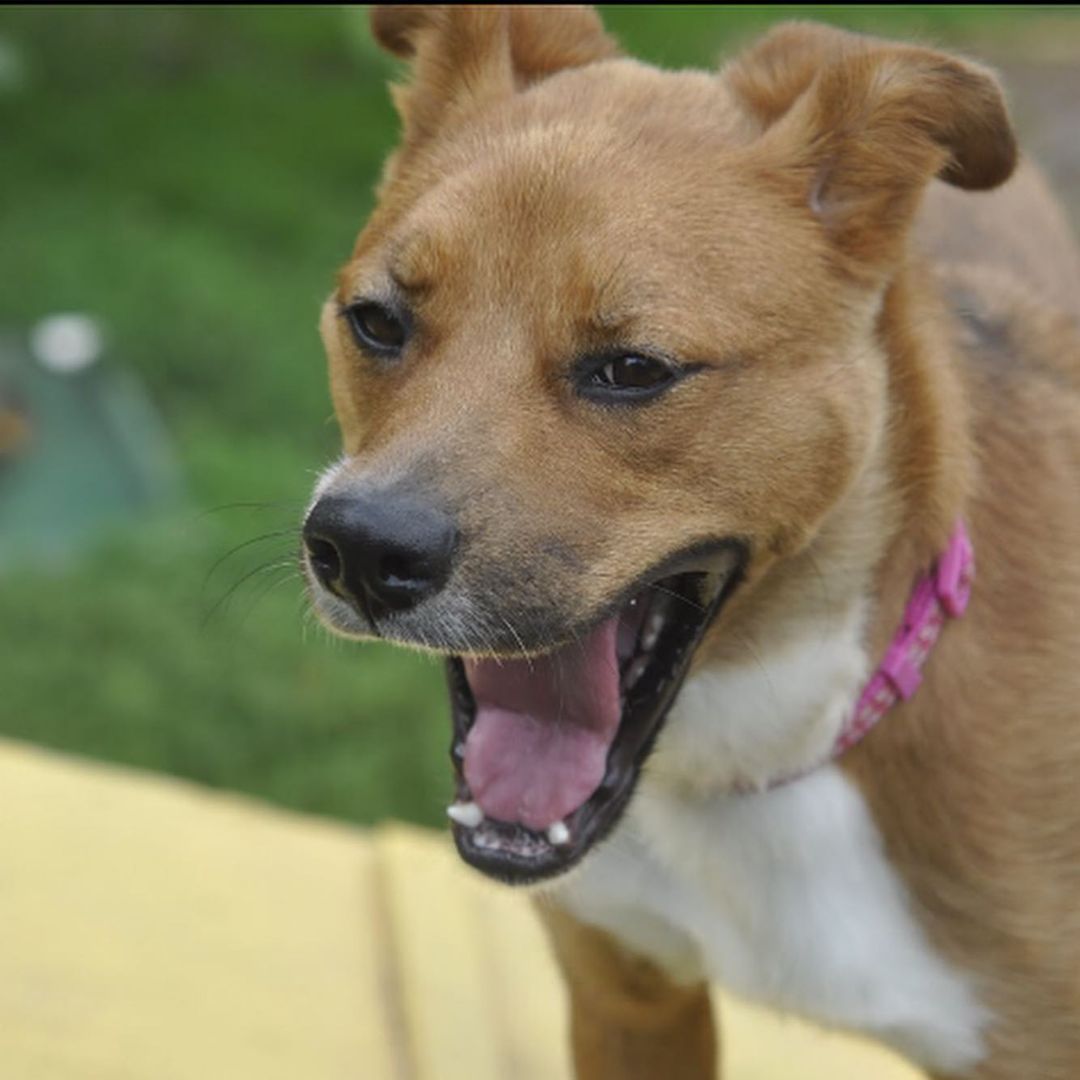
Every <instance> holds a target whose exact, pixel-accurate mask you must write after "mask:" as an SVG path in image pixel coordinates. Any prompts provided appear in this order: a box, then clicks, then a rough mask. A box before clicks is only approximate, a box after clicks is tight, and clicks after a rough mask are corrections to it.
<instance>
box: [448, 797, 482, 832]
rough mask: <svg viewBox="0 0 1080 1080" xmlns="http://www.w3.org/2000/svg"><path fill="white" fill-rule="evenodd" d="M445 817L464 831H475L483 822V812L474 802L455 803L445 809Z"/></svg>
mask: <svg viewBox="0 0 1080 1080" xmlns="http://www.w3.org/2000/svg"><path fill="white" fill-rule="evenodd" d="M446 816H447V817H448V818H450V820H451V821H456V822H457V823H458V824H459V825H464V826H465V828H466V829H475V828H476V826H477V825H479V824H480V822H481V821H483V820H484V811H483V810H481V809H480V807H479V806H478V805H477V804H476V803H474V802H456V803H454V805H453V806H448V807H447V808H446Z"/></svg>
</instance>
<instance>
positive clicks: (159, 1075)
mask: <svg viewBox="0 0 1080 1080" xmlns="http://www.w3.org/2000/svg"><path fill="white" fill-rule="evenodd" d="M0 808H2V817H0V821H2V826H0V829H2V831H0V972H2V978H0V1076H2V1077H5V1078H7V1077H10V1078H12V1080H278V1078H280V1080H346V1078H349V1080H459V1078H460V1080H568V1077H569V1072H568V1068H567V1063H566V1050H565V1042H566V1039H565V1017H564V1012H563V1010H564V1001H563V996H562V990H561V988H560V986H559V982H558V979H557V977H556V975H555V972H554V970H553V968H552V965H551V961H550V959H549V957H548V954H547V949H546V943H545V941H544V939H543V937H542V935H541V933H540V931H539V928H538V926H537V925H536V923H535V922H534V920H533V917H532V914H531V912H530V910H529V907H528V905H527V904H526V903H525V902H524V900H523V898H522V897H521V896H520V894H517V893H515V892H513V891H510V890H504V889H500V888H498V887H496V886H494V885H490V884H488V883H486V882H485V881H483V880H481V879H479V878H478V877H477V876H476V875H474V874H471V873H469V872H468V871H467V870H466V869H465V868H464V867H462V866H461V865H460V864H459V862H458V860H457V858H456V856H455V854H454V853H453V851H452V850H451V848H450V846H449V843H448V840H447V839H446V837H444V836H442V835H439V834H434V833H428V832H424V831H421V830H417V829H411V828H405V827H400V826H387V827H383V828H379V829H375V830H370V831H367V830H361V829H352V828H348V827H345V826H339V825H334V824H333V823H329V822H326V821H323V820H317V819H312V818H306V817H302V816H299V815H294V814H286V813H282V812H279V811H275V810H272V809H268V808H267V807H265V806H262V805H258V804H255V803H252V802H248V801H244V800H241V799H238V798H231V797H227V796H220V795H216V794H213V793H208V792H207V791H205V790H203V789H200V788H196V787H194V786H190V785H186V784H182V783H178V782H175V781H170V780H163V779H161V778H158V777H148V776H144V775H141V774H137V773H130V772H125V771H121V770H117V769H112V768H108V767H104V766H100V765H91V764H87V763H84V762H77V761H73V760H72V759H69V758H62V757H59V756H54V755H51V754H47V753H45V752H42V751H39V750H35V749H32V748H28V747H25V746H21V745H18V744H14V743H4V742H0ZM718 1007H719V1009H720V1011H721V1013H722V1014H723V1019H722V1023H723V1025H724V1029H725V1049H724V1053H725V1062H726V1070H727V1071H726V1072H725V1078H726V1080H815V1078H819V1077H820V1078H822V1080H824V1078H826V1077H827V1078H828V1080H868V1078H873V1080H916V1078H917V1074H916V1073H914V1072H912V1071H911V1070H910V1069H909V1068H908V1067H906V1066H905V1065H903V1064H901V1063H900V1062H898V1061H897V1060H896V1059H895V1058H893V1057H891V1056H889V1055H885V1054H883V1053H881V1052H880V1051H878V1050H875V1049H872V1048H870V1047H867V1046H865V1045H863V1044H861V1043H857V1042H855V1041H852V1040H849V1039H845V1038H841V1037H839V1036H835V1035H825V1034H822V1033H819V1032H817V1031H814V1030H812V1029H810V1028H808V1027H806V1026H803V1025H802V1024H798V1023H796V1022H793V1021H788V1020H781V1019H778V1018H775V1017H772V1016H769V1015H767V1014H765V1013H762V1012H759V1011H757V1010H753V1009H750V1008H748V1007H746V1006H745V1005H741V1004H739V1003H736V1002H733V1001H731V1000H730V999H724V1000H722V1001H721V1003H720V1004H719V1006H718ZM658 1080H659V1078H658Z"/></svg>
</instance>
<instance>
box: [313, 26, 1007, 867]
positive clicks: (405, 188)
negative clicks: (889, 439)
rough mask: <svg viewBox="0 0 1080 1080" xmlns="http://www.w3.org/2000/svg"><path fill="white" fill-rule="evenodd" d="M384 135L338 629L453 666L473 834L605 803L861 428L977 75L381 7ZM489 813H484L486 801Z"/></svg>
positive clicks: (972, 184)
mask: <svg viewBox="0 0 1080 1080" xmlns="http://www.w3.org/2000/svg"><path fill="white" fill-rule="evenodd" d="M373 27H374V31H375V34H376V37H377V38H378V39H379V41H380V42H381V43H382V44H383V45H384V46H385V47H386V48H388V49H389V50H391V51H392V52H393V53H395V54H397V55H398V56H402V57H408V58H409V59H411V61H412V81H411V83H410V84H409V85H408V86H407V87H405V88H398V89H397V92H396V95H395V97H396V101H397V104H398V107H399V110H400V112H401V116H402V120H403V124H404V140H403V143H402V146H401V147H400V149H399V150H398V151H397V152H396V153H395V154H394V156H393V157H392V159H391V160H390V162H389V163H388V165H387V168H386V173H385V176H384V179H383V183H382V186H381V189H380V201H379V206H378V208H377V210H376V212H375V214H374V215H373V217H372V218H371V220H370V222H369V223H368V225H367V227H366V228H365V229H364V231H363V232H362V233H361V235H360V238H359V240H358V241H357V244H356V247H355V250H354V252H353V256H352V258H351V259H350V260H349V261H348V263H347V264H346V265H345V267H344V268H343V269H342V270H341V272H340V274H339V276H338V286H337V289H336V291H335V292H334V294H333V295H332V296H331V298H330V299H329V300H328V302H327V304H326V306H325V308H324V311H323V317H322V334H323V338H324V341H325V345H326V349H327V352H328V354H329V361H330V381H331V387H332V393H333V398H334V404H335V409H336V412H337V416H338V419H339V422H340V424H341V429H342V433H343V436H344V451H345V453H344V456H343V458H342V460H341V462H340V463H339V464H338V465H336V466H335V467H334V468H333V469H331V470H330V471H329V472H328V473H327V474H325V475H324V477H323V479H322V480H321V481H320V483H319V485H318V487H317V489H316V497H315V500H314V502H313V504H312V508H311V510H310V512H309V514H308V517H307V520H306V522H305V526H304V536H305V545H306V562H307V567H308V570H309V577H310V580H311V589H312V592H313V595H314V598H315V603H316V606H317V608H318V610H319V611H320V613H321V614H322V616H323V617H324V619H325V620H326V621H327V622H328V623H329V624H330V625H331V626H332V627H333V628H334V629H335V630H337V631H339V632H341V633H343V634H347V635H354V636H359V637H367V636H378V637H381V638H385V639H387V640H390V641H396V642H401V643H403V644H408V645H414V646H421V647H425V648H428V649H433V650H437V651H439V652H441V653H445V654H446V655H447V656H448V657H449V661H448V662H449V668H450V686H451V695H452V699H453V702H454V713H455V745H454V761H455V767H456V771H457V782H458V795H459V802H460V805H459V806H458V807H457V811H456V815H455V816H456V817H457V818H458V819H459V820H458V823H457V824H456V826H455V834H456V837H457V840H458V845H459V848H460V850H461V851H462V853H463V854H464V855H465V857H466V858H468V859H469V860H470V861H471V862H473V863H474V864H476V865H478V866H480V867H481V868H483V869H486V870H487V871H489V872H491V873H494V874H497V875H499V876H503V877H506V878H509V879H514V880H532V879H536V878H539V877H543V876H546V875H548V874H551V873H555V872H557V871H559V870H562V869H564V868H566V867H567V866H569V865H571V864H573V863H574V862H575V861H576V860H577V859H578V858H580V857H581V855H582V854H583V853H584V852H585V851H586V850H587V849H588V848H589V846H590V845H591V844H592V843H593V842H594V841H595V840H596V839H597V838H598V837H600V836H601V835H602V834H603V833H604V832H605V831H606V830H607V829H609V828H610V827H611V825H612V823H613V822H614V821H615V820H616V819H617V817H618V815H619V813H620V811H621V810H622V808H623V807H624V806H625V804H626V802H627V800H628V799H629V798H630V795H631V792H632V789H633V785H634V782H635V779H636V777H637V773H638V769H639V768H640V766H641V763H642V761H643V760H644V757H645V756H646V754H647V753H648V751H649V749H650V747H651V746H652V744H653V741H654V740H655V738H656V735H657V732H658V730H659V729H660V726H661V724H662V722H663V718H664V715H665V713H666V712H667V710H668V708H669V706H670V704H671V702H672V700H673V698H674V696H675V695H676V694H677V692H678V689H679V686H680V684H681V682H682V679H683V677H684V675H685V673H686V671H687V669H688V666H689V665H690V664H691V662H692V660H693V657H694V653H695V650H696V648H697V646H698V644H699V643H700V641H701V639H702V637H703V635H704V634H705V633H706V631H709V632H713V633H720V632H722V624H723V617H722V616H721V614H720V613H721V609H723V607H724V605H725V602H726V600H727V599H728V597H730V596H731V595H732V594H733V593H736V592H742V591H746V590H751V589H753V588H754V587H755V583H756V582H758V581H760V580H761V579H762V578H764V577H767V576H768V574H769V573H770V572H771V568H772V567H774V566H775V565H776V564H777V563H778V562H782V561H783V560H785V559H787V558H790V557H791V556H793V555H794V554H796V553H797V552H799V551H800V550H802V549H803V548H804V547H805V546H806V545H807V544H808V543H810V542H811V540H812V538H813V537H814V535H815V533H816V531H817V530H818V529H819V528H820V527H821V524H822V522H823V521H824V520H825V519H826V518H827V516H828V515H829V512H830V510H831V509H832V508H833V507H834V506H836V505H837V504H838V502H839V501H840V500H841V499H843V497H844V495H845V493H846V492H847V491H848V490H849V489H850V488H851V487H852V485H853V484H854V483H855V482H856V479H857V478H858V476H859V474H860V471H861V470H862V469H863V468H864V467H865V464H866V462H867V460H868V458H869V457H870V455H871V454H872V453H873V452H874V449H875V447H876V446H878V444H879V443H880V442H881V440H882V437H883V429H884V426H885V419H884V402H885V398H886V386H887V381H888V372H887V367H886V364H885V361H884V359H883V355H882V350H881V348H880V345H879V342H878V340H877V332H876V320H877V316H878V312H879V309H880V305H881V300H882V295H883V292H884V290H885V288H886V286H887V284H888V282H889V280H890V278H891V276H892V275H893V274H894V273H895V270H896V267H897V266H898V265H899V263H900V262H901V261H902V260H903V258H904V250H905V232H906V230H907V227H908V224H909V223H910V221H911V219H912V216H913V214H914V212H915V209H916V206H917V203H918V200H919V198H920V195H921V193H922V191H923V189H924V187H925V186H926V184H927V183H928V182H929V181H930V179H931V178H932V177H934V176H939V177H941V178H943V179H945V180H947V181H948V182H950V183H953V184H957V185H959V186H962V187H967V188H986V187H991V186H993V185H995V184H997V183H999V182H1000V181H1002V180H1003V179H1005V178H1006V177H1007V176H1008V174H1009V172H1010V170H1011V168H1012V165H1013V160H1014V155H1015V149H1014V144H1013V141H1012V137H1011V134H1010V130H1009V124H1008V120H1007V118H1006V114H1005V111H1004V107H1003V104H1002V101H1001V97H1000V94H999V92H998V90H997V87H996V85H995V83H994V81H993V79H992V78H991V77H990V76H989V75H987V74H986V73H985V72H984V71H982V70H981V69H979V68H977V67H975V66H972V65H970V64H968V63H966V62H961V61H959V60H955V59H952V58H949V57H946V56H944V55H941V54H938V53H935V52H931V51H929V50H926V49H921V48H913V47H906V46H900V45H892V44H888V43H884V42H879V41H876V40H873V39H868V38H861V37H856V36H853V35H849V34H845V33H842V32H840V31H836V30H832V29H828V28H825V27H819V26H811V25H786V26H782V27H780V28H779V29H777V30H775V31H773V32H772V33H771V34H770V35H769V36H768V37H766V38H765V39H764V40H763V41H762V42H761V43H760V44H758V45H757V46H756V47H755V48H753V49H751V50H750V51H749V52H748V53H746V54H745V55H744V56H742V57H740V58H739V59H738V60H736V61H735V62H734V63H733V64H731V65H730V66H729V67H727V68H726V69H724V70H723V71H721V72H720V73H719V74H718V75H716V74H710V73H705V72H681V73H665V72H661V71H658V70H655V69H653V68H651V67H647V66H645V65H643V64H640V63H638V62H636V61H633V60H630V59H624V58H621V57H620V56H619V55H618V51H617V49H616V47H615V45H614V44H613V42H612V41H611V40H610V39H609V38H608V37H607V36H606V35H605V33H604V32H603V29H602V27H601V26H600V23H599V20H598V18H597V16H596V15H595V13H594V12H593V11H592V10H591V9H587V8H498V7H449V6H448V7H397V6H395V7H385V8H379V7H377V8H375V9H374V10H373ZM481 816H483V819H484V820H483V823H482V824H480V825H477V823H478V821H480V819H481Z"/></svg>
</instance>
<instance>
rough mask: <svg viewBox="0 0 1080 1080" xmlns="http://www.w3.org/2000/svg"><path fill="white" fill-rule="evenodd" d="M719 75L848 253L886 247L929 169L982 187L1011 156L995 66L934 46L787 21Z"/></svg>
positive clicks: (1000, 175)
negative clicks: (942, 50) (955, 55)
mask: <svg viewBox="0 0 1080 1080" xmlns="http://www.w3.org/2000/svg"><path fill="white" fill-rule="evenodd" d="M722 78H723V79H724V80H725V81H726V83H727V84H728V86H729V87H730V88H731V90H732V91H733V92H734V94H735V97H736V99H737V100H738V101H739V102H740V103H741V104H742V106H743V107H744V109H745V110H746V111H747V112H748V113H749V114H750V116H751V117H752V119H753V121H754V122H755V123H756V125H757V126H758V128H759V130H760V131H761V133H762V134H761V135H760V138H759V139H758V140H757V148H758V150H759V152H760V154H761V155H762V160H763V162H764V163H765V164H766V166H767V168H768V169H769V171H770V172H771V173H772V174H773V175H776V176H779V177H782V178H788V179H791V180H793V181H794V182H795V184H796V185H797V188H796V191H797V193H798V197H800V198H804V199H805V201H806V202H807V203H808V204H809V205H810V206H811V208H812V209H813V210H814V212H815V213H816V214H817V215H818V217H819V218H820V219H821V221H822V222H823V224H824V225H825V227H826V228H827V230H828V231H829V232H830V234H831V235H832V236H833V238H834V240H835V242H836V243H837V245H838V246H839V247H840V248H841V250H843V251H844V252H845V253H847V254H849V255H852V256H855V257H857V258H864V259H868V260H870V261H878V260H879V259H881V258H882V257H885V256H888V255H889V254H891V253H892V252H893V251H894V250H895V243H896V242H897V240H898V238H899V237H900V236H902V234H903V230H904V228H905V227H906V225H907V224H908V223H909V222H910V221H911V218H912V217H913V215H914V213H915V209H916V207H917V206H918V201H919V198H920V196H921V194H922V191H923V189H924V187H925V185H926V184H927V182H928V181H929V180H930V179H931V178H932V177H934V176H937V177H940V178H941V179H942V180H944V181H946V182H947V183H950V184H953V185H955V186H957V187H961V188H967V189H969V190H985V189H988V188H992V187H996V186H997V185H998V184H1001V183H1003V182H1004V181H1005V180H1007V179H1008V178H1009V176H1010V174H1011V173H1012V171H1013V168H1014V166H1015V164H1016V157H1017V149H1016V141H1015V138H1014V136H1013V132H1012V127H1011V125H1010V122H1009V117H1008V113H1007V111H1006V107H1005V101H1004V99H1003V97H1002V93H1001V89H1000V87H999V85H998V83H997V80H996V79H995V77H994V76H993V74H992V73H991V72H990V71H988V70H987V69H985V68H983V67H981V66H979V65H977V64H975V63H972V62H971V61H968V60H961V59H958V58H956V57H953V56H949V55H947V54H945V53H941V52H937V51H935V50H933V49H927V48H921V47H918V46H910V45H901V44H894V43H892V42H888V41H881V40H879V39H876V38H870V37H863V36H861V35H858V34H852V33H848V32H846V31H842V30H837V29H835V28H832V27H828V26H821V25H815V24H808V23H785V24H783V25H781V26H779V27H777V28H776V29H774V30H773V31H772V32H771V33H769V34H768V35H766V37H765V38H763V39H762V40H761V41H760V42H759V43H758V44H757V45H756V46H754V47H752V48H751V49H750V50H749V51H748V52H746V53H744V54H743V55H742V56H740V57H738V58H737V59H736V60H735V61H733V62H732V63H731V64H730V65H728V66H727V67H726V68H725V69H724V71H723V72H722Z"/></svg>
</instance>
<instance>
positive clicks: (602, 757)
mask: <svg viewBox="0 0 1080 1080" xmlns="http://www.w3.org/2000/svg"><path fill="white" fill-rule="evenodd" d="M618 623H619V620H618V618H614V619H609V620H608V621H607V622H606V623H604V624H603V625H602V626H600V627H598V628H597V629H596V630H594V631H593V632H592V633H591V634H590V635H589V636H588V637H587V638H586V639H585V640H584V641H580V642H575V643H574V644H571V645H567V646H565V647H564V648H562V649H559V650H558V651H557V652H554V653H549V654H547V655H546V656H537V657H533V658H531V659H528V660H524V659H522V660H498V661H496V660H466V661H465V674H466V677H467V678H468V680H469V686H470V687H471V688H472V692H473V696H474V697H475V699H476V719H475V721H474V722H473V726H472V730H471V731H470V732H469V737H468V739H467V740H466V742H465V779H466V781H467V782H468V785H469V789H470V791H471V792H472V796H473V799H474V800H475V801H476V802H477V803H479V805H480V808H481V809H482V810H483V811H484V814H485V816H487V817H492V818H497V819H498V820H500V821H507V822H520V823H521V824H523V825H526V826H528V827H529V828H530V829H546V828H547V827H548V826H549V825H553V824H554V823H555V822H556V821H561V820H562V819H563V818H565V817H566V816H567V815H568V814H571V813H573V812H574V811H575V810H576V809H577V808H578V807H579V806H581V805H582V803H584V802H585V800H586V799H588V798H589V796H590V795H592V793H593V792H594V791H595V790H596V789H597V788H598V787H599V786H600V782H601V780H603V778H604V770H605V767H606V763H607V753H608V748H609V747H610V746H611V742H612V740H613V739H614V738H615V732H616V731H617V730H618V727H619V713H620V702H619V665H618V660H617V658H616V652H615V641H616V631H617V629H618Z"/></svg>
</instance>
